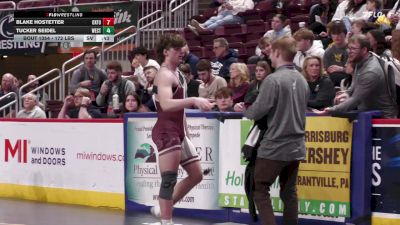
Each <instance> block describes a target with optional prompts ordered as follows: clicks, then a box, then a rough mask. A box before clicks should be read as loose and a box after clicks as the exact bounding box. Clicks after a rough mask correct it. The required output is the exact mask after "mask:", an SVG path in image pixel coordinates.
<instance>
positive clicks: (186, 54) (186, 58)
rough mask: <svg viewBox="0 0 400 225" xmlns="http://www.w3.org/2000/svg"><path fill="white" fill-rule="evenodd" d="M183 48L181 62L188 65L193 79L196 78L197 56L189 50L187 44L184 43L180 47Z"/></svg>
mask: <svg viewBox="0 0 400 225" xmlns="http://www.w3.org/2000/svg"><path fill="white" fill-rule="evenodd" d="M182 50H183V63H188V64H189V65H190V72H191V73H192V75H194V79H197V78H198V75H197V69H196V65H197V63H198V62H199V60H200V59H199V57H197V56H196V55H194V54H193V53H191V52H190V49H189V46H188V45H187V44H186V45H185V46H183V48H182Z"/></svg>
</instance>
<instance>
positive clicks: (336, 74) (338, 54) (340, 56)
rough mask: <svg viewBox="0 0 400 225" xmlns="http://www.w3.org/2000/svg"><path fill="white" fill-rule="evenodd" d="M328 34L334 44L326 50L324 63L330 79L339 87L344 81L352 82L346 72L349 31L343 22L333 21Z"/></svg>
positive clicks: (329, 25)
mask: <svg viewBox="0 0 400 225" xmlns="http://www.w3.org/2000/svg"><path fill="white" fill-rule="evenodd" d="M328 32H329V35H330V36H331V37H332V40H333V44H331V45H330V47H329V48H328V49H326V51H325V53H324V57H323V62H324V66H325V70H326V71H327V73H328V76H329V78H330V79H331V80H332V82H333V84H334V85H335V86H337V87H339V86H340V82H341V81H342V80H343V79H350V80H351V75H350V74H348V73H347V72H346V64H347V59H348V52H347V43H346V33H347V30H346V27H345V25H344V23H343V22H342V21H332V22H330V23H329V24H328Z"/></svg>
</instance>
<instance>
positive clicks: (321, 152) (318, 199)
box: [219, 117, 352, 217]
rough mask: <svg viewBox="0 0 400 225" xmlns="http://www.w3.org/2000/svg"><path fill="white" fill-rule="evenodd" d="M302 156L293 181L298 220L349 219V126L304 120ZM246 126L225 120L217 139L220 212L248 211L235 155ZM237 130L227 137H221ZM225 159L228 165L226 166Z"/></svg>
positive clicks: (275, 197) (277, 205)
mask: <svg viewBox="0 0 400 225" xmlns="http://www.w3.org/2000/svg"><path fill="white" fill-rule="evenodd" d="M306 124H307V126H306V135H305V137H306V148H307V155H306V158H305V160H303V161H302V162H301V164H300V169H299V176H298V180H297V185H298V186H297V187H298V194H299V211H300V213H302V214H311V215H321V216H333V217H338V216H339V217H350V163H351V144H352V124H351V123H349V122H348V120H347V119H341V118H331V117H307V123H306ZM250 126H251V121H245V120H242V121H237V120H226V121H225V123H224V124H223V125H221V131H220V132H221V133H220V182H219V188H220V193H219V205H220V206H221V207H235V208H247V207H248V202H247V198H246V196H245V193H244V186H243V185H244V171H245V167H246V164H245V162H244V161H243V160H242V159H241V153H240V149H241V146H242V144H243V143H244V140H245V138H246V135H247V133H248V131H249V129H250ZM226 130H237V131H240V132H236V133H234V134H233V136H232V135H229V136H226V135H225V136H224V135H222V133H223V132H224V131H226ZM227 159H228V160H227ZM270 195H271V201H272V205H273V209H274V211H278V212H281V211H282V210H283V202H282V201H281V200H280V198H279V183H278V182H277V181H275V183H274V184H273V185H272V186H271V190H270Z"/></svg>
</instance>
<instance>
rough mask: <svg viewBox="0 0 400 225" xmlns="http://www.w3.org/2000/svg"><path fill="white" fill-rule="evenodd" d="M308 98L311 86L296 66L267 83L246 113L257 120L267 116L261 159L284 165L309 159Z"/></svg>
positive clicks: (281, 71) (269, 77)
mask: <svg viewBox="0 0 400 225" xmlns="http://www.w3.org/2000/svg"><path fill="white" fill-rule="evenodd" d="M308 96H309V89H308V84H307V82H306V80H305V79H304V77H303V76H302V75H301V74H300V73H299V72H298V71H297V70H296V69H295V68H294V67H293V66H292V67H291V68H286V67H285V66H283V67H280V68H278V69H277V70H276V71H275V72H274V73H272V74H270V75H269V76H268V77H267V78H266V79H265V80H264V82H263V83H262V85H261V88H260V94H259V96H258V98H257V100H256V101H255V102H254V103H253V105H252V107H251V108H249V109H248V110H247V111H246V112H245V116H246V117H249V118H254V119H255V120H259V119H261V118H262V117H263V116H265V115H267V121H268V129H267V132H266V133H265V135H264V137H263V139H262V141H261V145H260V148H259V151H258V155H257V157H259V158H265V159H272V160H281V161H291V160H301V159H303V158H304V157H305V146H304V129H305V121H306V108H307V100H308Z"/></svg>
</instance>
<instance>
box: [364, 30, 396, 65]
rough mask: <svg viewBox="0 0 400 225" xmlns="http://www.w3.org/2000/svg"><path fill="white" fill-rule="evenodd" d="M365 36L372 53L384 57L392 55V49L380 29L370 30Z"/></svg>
mask: <svg viewBox="0 0 400 225" xmlns="http://www.w3.org/2000/svg"><path fill="white" fill-rule="evenodd" d="M366 36H367V38H368V40H369V43H370V44H371V48H372V51H373V52H374V53H376V54H377V55H379V56H382V57H385V58H390V57H392V51H390V49H389V45H388V43H387V42H386V40H385V34H384V33H383V32H382V31H381V30H379V29H374V30H370V31H368V33H367V35H366Z"/></svg>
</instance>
